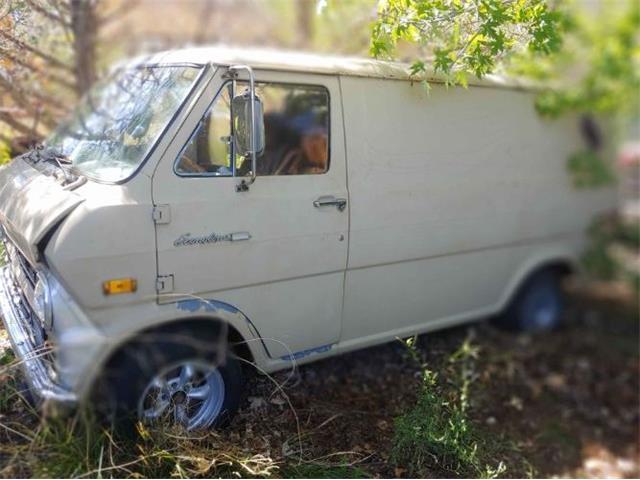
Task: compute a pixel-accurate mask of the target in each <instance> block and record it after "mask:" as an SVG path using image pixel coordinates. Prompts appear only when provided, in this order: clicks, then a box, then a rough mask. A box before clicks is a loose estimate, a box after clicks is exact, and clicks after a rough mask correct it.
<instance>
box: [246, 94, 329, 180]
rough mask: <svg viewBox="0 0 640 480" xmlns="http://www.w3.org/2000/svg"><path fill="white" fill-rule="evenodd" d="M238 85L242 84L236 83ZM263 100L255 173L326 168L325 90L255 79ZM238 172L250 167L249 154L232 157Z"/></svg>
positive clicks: (295, 172)
mask: <svg viewBox="0 0 640 480" xmlns="http://www.w3.org/2000/svg"><path fill="white" fill-rule="evenodd" d="M238 88H243V89H244V88H246V84H239V85H238ZM256 94H257V95H258V96H259V97H260V99H261V100H262V102H263V108H264V129H265V149H264V151H263V153H262V155H260V156H259V157H258V159H257V160H258V162H257V163H258V172H257V174H258V175H262V176H266V175H312V174H321V173H325V172H327V170H328V169H329V93H328V92H327V90H326V89H325V88H324V87H320V86H312V85H293V84H281V83H259V84H257V85H256ZM236 162H237V163H236V169H237V174H238V175H244V174H246V173H247V172H248V171H249V170H250V168H251V161H250V159H249V158H244V157H240V158H238V159H236Z"/></svg>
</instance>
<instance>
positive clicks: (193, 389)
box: [138, 360, 225, 431]
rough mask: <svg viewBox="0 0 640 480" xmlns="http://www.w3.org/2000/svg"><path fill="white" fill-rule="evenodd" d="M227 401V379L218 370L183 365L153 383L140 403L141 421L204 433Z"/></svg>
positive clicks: (167, 370)
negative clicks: (167, 424) (165, 423)
mask: <svg viewBox="0 0 640 480" xmlns="http://www.w3.org/2000/svg"><path fill="white" fill-rule="evenodd" d="M224 398H225V385H224V379H223V378H222V375H221V373H220V371H219V370H218V369H217V368H216V367H215V366H213V365H211V364H207V363H204V362H200V361H196V360H191V361H182V362H178V363H177V364H174V365H172V366H170V367H167V368H164V369H163V370H162V371H160V373H159V374H158V375H156V376H155V377H153V378H152V379H151V381H150V382H149V384H148V385H147V387H146V388H145V389H144V391H143V393H142V396H141V398H140V401H139V403H138V418H139V419H140V420H141V421H142V422H144V423H157V422H167V423H170V424H176V425H180V426H182V427H183V428H185V429H186V430H188V431H191V430H202V429H206V428H210V427H211V426H212V425H213V424H214V422H215V421H216V419H217V418H218V416H219V415H220V413H221V412H222V406H223V404H224Z"/></svg>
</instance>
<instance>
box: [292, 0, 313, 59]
mask: <svg viewBox="0 0 640 480" xmlns="http://www.w3.org/2000/svg"><path fill="white" fill-rule="evenodd" d="M296 5H297V11H296V14H297V17H298V18H297V23H298V47H303V48H308V47H309V46H310V45H311V41H312V40H313V15H314V14H315V1H314V0H298V1H297V2H296Z"/></svg>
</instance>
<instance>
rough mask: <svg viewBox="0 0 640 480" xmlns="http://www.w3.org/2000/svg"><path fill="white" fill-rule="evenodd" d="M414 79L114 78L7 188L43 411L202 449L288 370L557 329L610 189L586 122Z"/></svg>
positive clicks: (26, 356)
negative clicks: (258, 384) (203, 433)
mask: <svg viewBox="0 0 640 480" xmlns="http://www.w3.org/2000/svg"><path fill="white" fill-rule="evenodd" d="M431 85H432V88H431V90H430V92H428V93H427V91H426V90H425V89H424V88H423V87H422V86H421V85H420V83H414V82H412V81H411V79H410V78H409V77H408V76H407V69H406V66H404V65H398V64H392V63H384V62H377V61H370V60H358V59H348V58H329V57H317V56H312V55H303V54H294V53H277V52H270V51H250V50H232V49H223V48H205V49H193V50H181V51H172V52H169V53H165V54H162V55H155V56H152V57H148V58H143V59H137V60H135V61H133V62H130V63H127V64H123V65H121V66H119V67H118V68H115V69H114V71H113V73H112V74H111V75H110V76H109V77H108V78H107V79H106V80H105V81H103V82H100V83H99V84H98V85H96V87H95V88H94V89H93V90H92V91H91V92H90V93H89V94H88V95H87V96H86V98H85V99H84V101H83V102H82V103H81V104H80V106H79V107H78V108H77V110H76V111H75V113H74V114H73V116H72V117H71V118H70V119H69V121H68V122H66V123H64V124H63V125H61V126H60V127H59V128H58V129H57V130H56V131H55V132H54V133H53V134H52V136H51V137H50V138H49V139H48V140H47V141H46V143H45V144H44V145H43V146H41V147H40V148H37V149H35V150H33V151H31V152H29V153H27V154H25V155H23V156H21V157H18V158H16V159H14V160H13V162H11V163H10V164H9V165H8V166H6V167H4V168H3V169H2V170H1V171H0V185H1V187H0V188H1V190H0V220H1V222H2V230H3V232H2V234H3V238H4V244H5V252H6V256H7V263H6V266H5V267H4V269H3V270H2V275H1V280H2V281H1V287H0V307H1V310H2V316H3V318H4V322H5V325H6V328H7V330H8V332H9V335H10V338H11V341H12V344H13V348H14V350H15V352H16V354H17V355H18V356H19V357H20V359H21V360H22V365H23V367H24V371H25V373H26V377H27V379H28V383H29V385H30V388H31V390H32V391H33V392H34V393H35V394H36V396H37V397H38V398H40V399H44V400H49V401H52V402H54V403H56V404H66V405H74V404H76V403H78V402H81V401H86V400H87V399H91V401H100V400H102V401H107V400H108V402H106V403H108V404H109V405H112V406H114V407H115V408H116V409H117V410H118V411H121V412H123V413H130V414H131V413H132V414H135V415H137V416H138V418H140V419H142V420H144V421H160V420H166V421H169V422H176V423H179V424H181V425H183V426H184V427H185V428H187V429H190V430H195V429H202V428H209V427H212V426H215V425H219V424H220V423H221V422H222V421H224V420H225V419H228V418H229V417H230V416H231V415H232V414H233V412H234V411H235V410H236V408H237V407H238V403H239V401H240V400H239V399H240V394H241V388H242V372H243V370H244V368H243V367H244V366H245V365H247V364H253V365H255V367H257V369H258V371H262V372H273V371H276V370H281V369H288V368H291V367H292V366H293V365H295V364H300V363H304V362H310V361H313V360H318V359H321V358H326V357H329V356H333V355H337V354H340V353H343V352H347V351H351V350H354V349H358V348H363V347H367V346H371V345H376V344H380V343H383V342H389V341H393V340H394V339H396V338H397V337H404V336H409V335H413V334H416V333H422V332H428V331H433V330H437V329H442V328H446V327H450V326H452V325H458V324H461V323H464V322H469V321H472V320H476V319H481V318H486V317H492V316H496V315H498V314H503V315H502V317H500V318H502V321H503V322H504V323H506V324H507V325H509V326H511V327H513V328H519V329H527V330H536V329H547V328H551V327H553V326H555V325H556V324H557V323H558V321H559V317H560V311H561V305H562V302H561V294H560V289H559V278H560V276H561V275H564V274H566V273H568V272H570V271H571V270H572V269H573V268H574V265H575V262H576V259H577V257H578V255H579V253H580V250H581V248H582V247H583V245H584V241H585V236H584V233H585V229H586V227H587V225H588V223H589V220H590V218H591V217H592V216H593V215H594V214H595V213H598V212H600V211H603V210H605V209H608V208H611V207H612V206H613V204H614V201H615V198H614V196H613V195H612V192H610V191H604V190H600V191H577V190H574V189H573V188H572V186H571V179H570V177H569V175H568V173H567V171H566V159H567V158H568V156H569V155H570V154H571V153H573V152H575V151H576V150H577V149H582V148H584V139H583V135H582V133H581V128H580V124H579V122H578V121H577V119H576V118H564V119H561V120H545V119H542V118H540V117H539V116H538V115H537V114H536V112H535V110H534V106H533V100H534V95H535V92H532V91H529V90H527V89H526V88H524V87H522V86H520V85H518V84H516V83H512V82H508V81H506V80H501V79H498V78H489V79H486V80H483V81H476V82H473V83H472V85H470V86H469V88H468V89H462V88H456V89H448V88H446V87H445V86H444V85H443V84H442V83H441V82H440V81H439V80H438V79H437V78H432V79H431Z"/></svg>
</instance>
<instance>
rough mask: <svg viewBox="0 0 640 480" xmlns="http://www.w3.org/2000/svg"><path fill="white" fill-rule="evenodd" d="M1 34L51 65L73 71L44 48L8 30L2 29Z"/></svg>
mask: <svg viewBox="0 0 640 480" xmlns="http://www.w3.org/2000/svg"><path fill="white" fill-rule="evenodd" d="M0 36H1V37H3V38H5V39H6V40H8V41H10V42H11V43H13V44H14V45H15V46H17V47H18V48H22V49H25V50H27V51H28V52H31V53H33V54H34V55H36V56H38V57H40V58H41V59H43V60H45V61H46V62H48V63H49V64H51V66H53V67H57V68H61V69H64V70H66V71H68V72H73V69H72V68H71V67H70V66H69V65H67V64H66V63H64V62H61V61H60V60H58V59H57V58H55V57H53V56H51V55H49V54H48V53H45V52H43V51H42V50H39V49H38V48H36V47H34V46H32V45H29V44H28V43H25V42H23V41H22V40H20V39H18V38H16V37H14V36H13V35H11V34H10V33H8V32H5V31H3V30H0Z"/></svg>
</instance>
